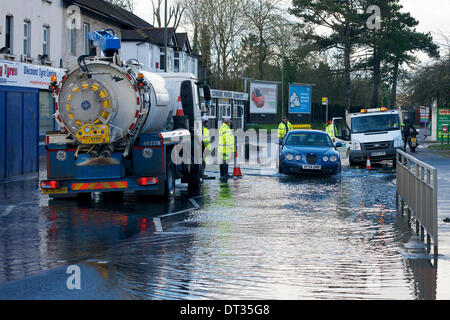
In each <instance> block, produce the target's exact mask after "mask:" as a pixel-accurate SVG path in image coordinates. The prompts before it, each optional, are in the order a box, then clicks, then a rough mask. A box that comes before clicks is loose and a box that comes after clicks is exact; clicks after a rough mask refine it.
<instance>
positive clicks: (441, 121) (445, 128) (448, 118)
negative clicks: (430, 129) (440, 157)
mask: <svg viewBox="0 0 450 320" xmlns="http://www.w3.org/2000/svg"><path fill="white" fill-rule="evenodd" d="M449 129H450V109H449V108H438V112H437V135H438V136H437V138H438V140H440V139H442V137H444V138H447V135H448V134H449Z"/></svg>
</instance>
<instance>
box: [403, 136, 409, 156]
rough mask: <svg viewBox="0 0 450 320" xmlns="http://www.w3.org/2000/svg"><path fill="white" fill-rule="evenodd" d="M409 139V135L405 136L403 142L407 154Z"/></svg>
mask: <svg viewBox="0 0 450 320" xmlns="http://www.w3.org/2000/svg"><path fill="white" fill-rule="evenodd" d="M408 138H409V134H408V135H403V142H404V148H403V151H405V152H406V145H407V144H408Z"/></svg>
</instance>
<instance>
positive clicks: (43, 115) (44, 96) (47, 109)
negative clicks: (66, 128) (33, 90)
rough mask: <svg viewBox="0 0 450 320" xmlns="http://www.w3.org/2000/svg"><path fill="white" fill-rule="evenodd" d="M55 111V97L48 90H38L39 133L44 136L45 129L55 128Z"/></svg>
mask: <svg viewBox="0 0 450 320" xmlns="http://www.w3.org/2000/svg"><path fill="white" fill-rule="evenodd" d="M54 112H55V99H54V98H53V97H52V95H51V93H50V92H49V91H44V90H39V135H40V136H45V133H46V132H47V131H53V130H54V129H55V121H54V120H53V117H52V115H53V113H54Z"/></svg>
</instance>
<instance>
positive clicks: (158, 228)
mask: <svg viewBox="0 0 450 320" xmlns="http://www.w3.org/2000/svg"><path fill="white" fill-rule="evenodd" d="M153 223H154V224H155V230H156V232H163V228H162V225H161V219H160V218H153Z"/></svg>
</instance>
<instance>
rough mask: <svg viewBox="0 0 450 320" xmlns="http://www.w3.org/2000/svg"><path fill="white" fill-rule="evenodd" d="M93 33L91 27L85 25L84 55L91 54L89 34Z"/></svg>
mask: <svg viewBox="0 0 450 320" xmlns="http://www.w3.org/2000/svg"><path fill="white" fill-rule="evenodd" d="M90 31H91V27H90V26H89V24H87V23H85V24H84V25H83V33H84V50H83V51H84V54H90V40H89V32H90Z"/></svg>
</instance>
